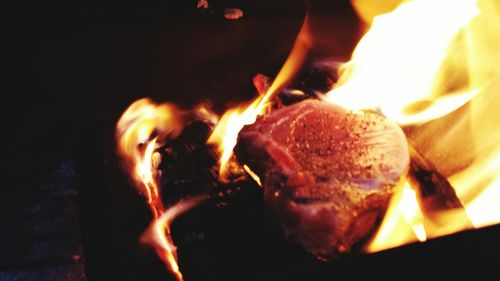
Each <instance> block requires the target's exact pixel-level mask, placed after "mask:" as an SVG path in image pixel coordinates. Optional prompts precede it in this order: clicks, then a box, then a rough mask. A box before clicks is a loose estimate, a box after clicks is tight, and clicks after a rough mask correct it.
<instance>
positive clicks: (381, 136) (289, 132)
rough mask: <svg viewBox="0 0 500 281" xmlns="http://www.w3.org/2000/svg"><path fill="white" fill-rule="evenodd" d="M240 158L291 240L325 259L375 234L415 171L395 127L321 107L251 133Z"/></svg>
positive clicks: (248, 129)
mask: <svg viewBox="0 0 500 281" xmlns="http://www.w3.org/2000/svg"><path fill="white" fill-rule="evenodd" d="M235 154H236V156H237V159H238V161H239V162H240V163H243V164H246V165H248V166H249V167H250V168H251V169H252V170H253V171H254V172H255V173H256V174H257V175H258V176H259V177H260V179H261V182H262V185H263V187H264V190H265V191H264V198H265V202H266V205H267V207H268V208H269V211H270V214H271V215H272V217H273V218H274V219H275V220H276V222H277V223H278V225H279V226H280V227H281V229H282V230H283V232H284V234H285V235H286V237H287V238H288V239H290V240H291V241H294V242H296V243H299V244H301V245H302V246H303V247H304V248H305V249H306V250H307V251H309V252H311V253H313V254H314V255H316V256H317V257H319V258H322V259H328V258H331V257H334V256H336V255H338V254H339V253H345V252H348V251H350V249H351V247H352V246H353V244H355V243H356V242H359V241H360V240H361V239H363V238H366V237H367V236H368V235H369V234H371V233H372V232H373V230H374V229H375V227H376V226H377V223H378V222H379V221H380V219H381V218H382V217H383V215H384V213H385V211H386V209H387V206H388V203H389V200H390V198H391V195H392V194H393V192H394V190H395V188H396V186H397V185H398V182H400V179H401V178H402V177H403V176H404V175H405V174H406V172H407V171H408V166H409V152H408V146H407V142H406V138H405V136H404V133H403V132H402V130H401V129H400V128H399V126H397V125H396V124H395V123H393V122H391V121H389V120H387V119H385V118H383V117H382V116H380V115H378V114H375V113H354V112H351V111H348V110H346V109H344V108H341V107H339V106H335V105H332V104H329V103H327V102H323V101H317V100H306V101H303V102H300V103H297V104H294V105H291V106H288V107H285V108H282V109H279V110H276V111H274V112H271V113H270V114H268V115H266V116H263V117H260V118H259V119H257V121H256V122H255V123H254V124H252V125H248V126H245V127H244V128H243V130H242V131H241V132H240V134H239V137H238V143H237V146H236V147H235Z"/></svg>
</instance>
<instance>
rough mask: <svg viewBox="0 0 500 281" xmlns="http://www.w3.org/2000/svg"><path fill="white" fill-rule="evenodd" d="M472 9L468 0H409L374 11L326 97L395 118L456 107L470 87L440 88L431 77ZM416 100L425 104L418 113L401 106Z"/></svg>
mask: <svg viewBox="0 0 500 281" xmlns="http://www.w3.org/2000/svg"><path fill="white" fill-rule="evenodd" d="M477 14H478V9H477V7H476V3H475V1H474V0H461V1H457V0H440V1H435V0H415V1H408V2H403V3H402V4H401V5H400V6H398V8H397V9H396V10H394V11H393V12H390V13H387V14H384V15H381V16H378V17H376V18H375V19H374V21H373V26H372V27H371V29H370V30H369V31H368V32H367V33H366V34H365V36H363V38H362V39H361V40H360V42H359V43H358V45H357V46H356V49H355V50H354V52H353V55H352V59H351V61H350V62H349V63H347V64H346V65H345V66H344V69H343V73H342V75H341V77H340V81H339V83H338V85H339V87H337V88H335V89H333V90H332V91H331V92H329V93H328V94H327V95H326V100H328V101H330V102H333V103H336V104H339V105H342V106H344V107H347V108H351V109H379V110H380V111H381V112H382V113H384V114H385V115H386V116H387V117H389V118H391V119H393V120H396V121H398V122H399V123H400V124H408V123H418V122H424V121H428V120H430V119H434V118H437V117H440V116H442V115H445V114H447V113H449V112H451V111H453V110H455V109H457V108H458V107H460V106H462V105H463V104H465V103H466V102H467V101H469V100H470V99H471V98H472V97H473V96H474V94H473V93H474V92H471V91H470V90H469V89H460V90H458V91H456V92H451V93H443V90H444V89H443V90H441V89H436V87H437V86H439V85H438V84H437V83H436V82H437V81H436V77H437V75H438V73H439V70H440V69H443V62H444V61H445V59H446V57H447V54H448V50H449V49H450V48H451V46H450V44H451V43H452V42H453V40H454V39H455V37H456V36H457V33H458V32H459V31H460V30H461V29H462V28H463V27H464V26H465V25H466V24H467V23H468V22H469V21H470V20H471V19H472V18H473V17H474V16H476V15H477ZM444 94H446V95H445V97H442V99H441V96H443V95H444ZM436 96H438V97H440V98H435V97H436ZM450 96H451V97H450ZM422 102H427V104H425V109H424V110H419V111H418V113H419V114H418V115H417V114H412V113H408V112H406V111H407V109H408V108H409V107H411V106H415V104H416V103H419V104H422ZM442 103H446V105H445V106H443V105H442ZM435 106H439V107H440V108H439V109H440V110H439V111H438V110H436V109H435V108H434V107H435ZM431 112H432V114H431ZM417 117H418V118H417Z"/></svg>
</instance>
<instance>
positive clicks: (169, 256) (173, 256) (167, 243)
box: [141, 196, 206, 281]
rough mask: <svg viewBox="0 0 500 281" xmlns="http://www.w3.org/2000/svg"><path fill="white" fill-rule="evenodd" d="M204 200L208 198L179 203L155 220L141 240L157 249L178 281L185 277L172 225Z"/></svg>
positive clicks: (195, 198) (197, 198)
mask: <svg viewBox="0 0 500 281" xmlns="http://www.w3.org/2000/svg"><path fill="white" fill-rule="evenodd" d="M204 199H206V197H202V196H200V197H193V198H190V199H184V200H181V201H179V202H177V203H176V204H175V205H173V206H172V207H170V208H168V209H167V210H166V211H165V212H164V213H163V214H162V215H161V216H160V217H159V218H158V219H156V220H154V221H153V223H152V224H151V226H150V227H149V228H148V230H147V231H146V232H144V234H143V235H142V238H141V242H143V243H146V244H149V245H151V246H152V247H154V248H155V250H156V252H157V254H158V256H159V257H160V258H161V259H162V260H163V261H164V262H165V264H166V265H167V266H168V268H169V270H170V271H171V272H172V273H173V274H174V275H175V277H176V279H177V280H178V281H182V280H183V276H182V273H181V271H180V270H179V265H178V264H177V247H176V246H175V245H174V242H173V241H172V236H171V229H170V225H171V224H172V221H173V220H174V219H175V218H176V217H178V216H179V215H181V214H182V213H184V212H186V211H188V210H190V209H192V208H193V207H195V206H196V205H198V204H199V203H201V202H202V201H203V200H204Z"/></svg>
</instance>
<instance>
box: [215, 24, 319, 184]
mask: <svg viewBox="0 0 500 281" xmlns="http://www.w3.org/2000/svg"><path fill="white" fill-rule="evenodd" d="M311 46H312V37H311V34H310V30H309V20H308V17H307V16H306V17H305V19H304V23H303V24H302V28H301V29H300V32H299V34H298V36H297V38H296V39H295V42H294V45H293V48H292V51H291V52H290V55H289V56H288V58H287V60H286V61H285V63H284V65H283V67H282V68H281V70H280V72H279V73H278V75H277V76H276V79H275V80H274V81H273V83H272V84H271V86H270V87H269V89H268V90H267V92H266V93H265V94H264V95H263V96H259V97H257V98H256V99H254V100H253V101H252V102H251V103H250V104H248V105H244V106H239V107H236V108H232V109H229V110H227V111H226V112H225V113H224V114H223V116H222V118H221V119H220V121H219V123H218V124H217V127H216V128H215V130H214V131H213V133H212V135H211V136H210V138H209V139H208V143H210V144H216V145H217V146H218V148H219V151H220V154H221V156H220V159H219V163H220V169H219V175H220V178H221V179H222V180H225V179H226V177H227V175H228V165H227V164H228V162H229V160H230V159H231V156H232V154H233V148H234V146H235V145H236V142H237V139H238V133H239V132H240V131H241V129H243V127H244V126H245V125H250V124H252V123H254V122H255V120H256V119H257V116H259V115H262V114H264V113H265V112H266V111H267V110H268V109H269V106H270V101H271V99H272V97H273V96H274V95H275V94H276V93H278V92H279V91H280V90H281V89H282V88H283V87H284V86H285V85H286V84H287V83H288V82H289V81H290V80H291V79H292V78H293V77H294V75H295V74H296V73H297V72H298V70H299V68H300V66H301V65H302V63H303V62H304V60H305V58H306V55H307V52H308V50H309V49H310V48H311Z"/></svg>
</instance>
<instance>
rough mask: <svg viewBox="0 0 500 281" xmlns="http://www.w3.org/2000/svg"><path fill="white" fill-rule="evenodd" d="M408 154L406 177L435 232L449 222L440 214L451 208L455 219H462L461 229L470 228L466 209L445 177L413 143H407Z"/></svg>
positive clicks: (446, 225)
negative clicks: (408, 162)
mask: <svg viewBox="0 0 500 281" xmlns="http://www.w3.org/2000/svg"><path fill="white" fill-rule="evenodd" d="M410 155H411V161H410V171H409V173H408V179H409V180H410V182H411V183H412V186H413V187H414V189H415V191H416V193H417V198H418V199H419V205H420V208H421V209H422V211H423V212H424V213H425V214H426V215H427V218H428V219H430V220H431V221H432V224H433V225H432V227H433V228H434V232H436V228H441V227H444V228H446V227H448V225H449V221H447V219H446V216H444V215H443V214H445V212H446V211H452V212H453V217H454V220H456V221H460V222H461V223H460V225H458V227H460V229H466V228H471V227H472V224H471V222H470V220H469V218H468V217H467V213H466V212H465V208H464V206H463V204H462V202H460V200H459V199H458V197H457V195H456V193H455V189H454V188H453V187H452V186H451V184H450V182H449V181H448V179H447V178H446V177H445V176H444V175H442V174H441V173H440V172H439V170H438V169H437V168H436V167H434V165H433V164H432V163H431V162H430V161H429V160H427V159H426V158H425V157H423V156H422V155H421V154H420V153H419V152H418V151H417V150H416V148H415V147H414V146H413V145H410Z"/></svg>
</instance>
